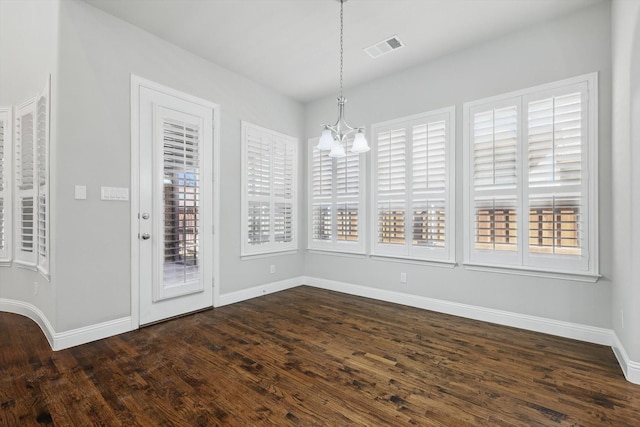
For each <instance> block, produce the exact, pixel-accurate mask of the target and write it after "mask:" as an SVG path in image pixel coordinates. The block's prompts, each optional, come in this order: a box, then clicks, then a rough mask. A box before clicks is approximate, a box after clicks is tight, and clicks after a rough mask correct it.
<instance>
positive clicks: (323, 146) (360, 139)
mask: <svg viewBox="0 0 640 427" xmlns="http://www.w3.org/2000/svg"><path fill="white" fill-rule="evenodd" d="M338 1H339V2H340V97H339V98H338V121H337V122H336V124H334V125H324V128H323V130H322V135H321V136H320V142H319V143H318V147H317V148H318V149H319V150H331V151H330V152H329V156H330V157H344V156H346V155H347V153H346V152H345V147H346V142H347V137H348V136H349V135H351V134H352V133H354V132H355V136H354V138H353V144H352V146H351V152H352V153H366V152H367V151H369V150H370V148H369V144H367V139H366V138H365V136H364V129H362V128H352V127H351V126H349V125H348V124H347V122H346V120H345V118H344V104H345V103H346V102H347V100H346V99H345V98H344V96H342V69H343V58H342V57H343V53H344V48H343V42H342V39H343V32H344V18H343V16H344V14H343V7H344V2H345V1H347V0H338Z"/></svg>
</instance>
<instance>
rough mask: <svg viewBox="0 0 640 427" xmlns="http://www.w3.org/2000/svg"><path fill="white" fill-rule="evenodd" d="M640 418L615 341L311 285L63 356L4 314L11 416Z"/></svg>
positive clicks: (100, 420)
mask: <svg viewBox="0 0 640 427" xmlns="http://www.w3.org/2000/svg"><path fill="white" fill-rule="evenodd" d="M43 424H44V425H46V424H49V425H55V426H90V425H96V426H97V425H102V426H136V425H141V426H216V425H221V426H222V425H224V426H297V425H299V426H325V425H326V426H347V425H368V426H405V425H406V426H409V425H418V426H616V427H619V426H638V425H640V386H637V385H633V384H631V383H629V382H627V381H626V380H625V379H624V377H623V374H622V372H621V370H620V367H619V366H618V364H617V362H616V360H615V357H614V355H613V353H612V351H611V349H610V348H608V347H604V346H598V345H593V344H587V343H583V342H578V341H573V340H568V339H563V338H558V337H553V336H549V335H544V334H539V333H534V332H528V331H521V330H517V329H513V328H508V327H503V326H497V325H492V324H488V323H482V322H477V321H472V320H467V319H462V318H457V317H453V316H447V315H443V314H438V313H433V312H429V311H424V310H419V309H414V308H409V307H404V306H399V305H394V304H389V303H383V302H379V301H375V300H369V299H365V298H359V297H354V296H349V295H344V294H339V293H334V292H329V291H324V290H319V289H314V288H310V287H299V288H295V289H291V290H288V291H284V292H280V293H277V294H271V295H267V296H264V297H261V298H257V299H253V300H249V301H245V302H242V303H238V304H234V305H231V306H226V307H222V308H217V309H214V310H209V311H205V312H201V313H197V314H194V315H190V316H186V317H183V318H179V319H174V320H171V321H168V322H165V323H161V324H157V325H153V326H150V327H147V328H143V329H140V330H138V331H134V332H130V333H127V334H122V335H119V336H116V337H111V338H108V339H105V340H101V341H98V342H94V343H90V344H85V345H82V346H79V347H74V348H71V349H68V350H63V351H59V352H52V351H51V350H50V348H49V345H48V344H47V342H46V339H45V338H44V336H43V334H42V332H41V331H40V330H39V328H38V327H37V326H36V325H35V323H33V322H32V321H31V320H29V319H26V318H24V317H21V316H18V315H14V314H8V313H0V425H2V426H32V425H34V426H38V425H43Z"/></svg>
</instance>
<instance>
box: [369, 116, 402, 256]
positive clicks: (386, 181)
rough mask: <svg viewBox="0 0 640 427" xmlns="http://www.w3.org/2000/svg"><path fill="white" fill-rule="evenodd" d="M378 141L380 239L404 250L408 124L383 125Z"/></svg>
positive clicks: (378, 229)
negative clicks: (396, 125)
mask: <svg viewBox="0 0 640 427" xmlns="http://www.w3.org/2000/svg"><path fill="white" fill-rule="evenodd" d="M377 142H378V144H377V156H378V159H377V174H376V175H377V179H378V181H377V203H376V211H377V243H378V244H379V245H387V246H394V245H395V246H397V247H398V250H396V252H397V253H400V252H401V249H400V246H404V244H405V235H406V230H405V229H406V212H405V210H406V203H407V193H406V176H405V174H406V160H407V157H406V142H407V130H406V128H405V127H404V126H403V127H391V128H387V129H381V130H379V131H378V133H377ZM387 250H389V251H392V250H393V249H391V248H388V249H387Z"/></svg>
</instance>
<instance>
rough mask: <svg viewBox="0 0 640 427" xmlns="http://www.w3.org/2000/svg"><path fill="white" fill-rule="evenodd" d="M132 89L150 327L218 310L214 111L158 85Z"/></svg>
mask: <svg viewBox="0 0 640 427" xmlns="http://www.w3.org/2000/svg"><path fill="white" fill-rule="evenodd" d="M132 90H136V91H138V93H137V95H138V115H137V120H138V123H139V124H138V126H137V132H139V135H138V137H139V139H138V141H137V144H136V141H134V149H135V145H138V155H137V160H138V168H137V169H138V176H137V183H138V191H137V196H138V203H137V205H138V206H137V207H138V213H137V215H135V216H136V220H137V221H136V222H137V230H135V229H134V230H133V231H134V233H137V245H138V247H137V255H138V256H137V258H138V260H137V263H138V265H137V270H138V272H137V273H138V289H139V325H144V324H147V323H152V322H157V321H160V320H163V319H167V318H170V317H173V316H178V315H181V314H184V313H189V312H192V311H196V310H201V309H203V308H207V307H211V306H212V305H213V288H212V286H213V283H212V278H213V272H212V266H213V253H212V248H213V244H212V239H213V211H212V198H213V194H212V176H213V175H212V172H213V171H212V169H213V115H214V108H213V106H212V105H208V104H207V103H206V101H202V102H200V101H199V100H197V99H195V98H192V97H189V96H187V95H184V94H180V93H178V92H175V91H172V90H171V91H169V90H167V91H163V90H162V89H161V87H160V89H159V88H158V87H157V86H156V87H153V88H150V87H146V86H144V85H140V86H138V87H132ZM182 95H184V96H182ZM132 107H133V106H132ZM133 117H134V120H136V117H135V115H134V116H133ZM133 129H134V132H135V129H136V126H135V124H134V127H133ZM134 137H135V135H134ZM134 139H135V138H134ZM135 169H136V168H135V165H134V173H135ZM134 182H135V181H134ZM135 252H136V251H134V253H135ZM133 270H134V271H135V270H136V269H135V268H134V269H133ZM134 280H135V278H134ZM134 287H135V284H134ZM134 303H135V298H134ZM134 317H135V316H134Z"/></svg>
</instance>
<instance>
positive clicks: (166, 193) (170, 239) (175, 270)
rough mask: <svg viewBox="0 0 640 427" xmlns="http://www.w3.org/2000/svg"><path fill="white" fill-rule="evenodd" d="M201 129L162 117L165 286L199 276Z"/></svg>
mask: <svg viewBox="0 0 640 427" xmlns="http://www.w3.org/2000/svg"><path fill="white" fill-rule="evenodd" d="M185 116H186V115H185ZM185 118H186V117H185ZM191 121H195V120H191ZM201 132H202V130H201V129H200V125H199V124H198V123H190V122H189V121H185V120H180V118H179V117H170V115H168V116H165V117H163V118H162V141H163V163H162V167H163V173H164V186H163V206H164V226H163V234H164V268H163V283H164V285H165V287H166V286H175V285H186V284H189V283H193V282H198V281H199V280H200V269H199V266H200V263H201V262H200V237H199V236H200V234H201V230H200V220H201V218H200V187H201V183H200V172H201V171H200V162H201V158H200V150H201V147H200V141H201Z"/></svg>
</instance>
